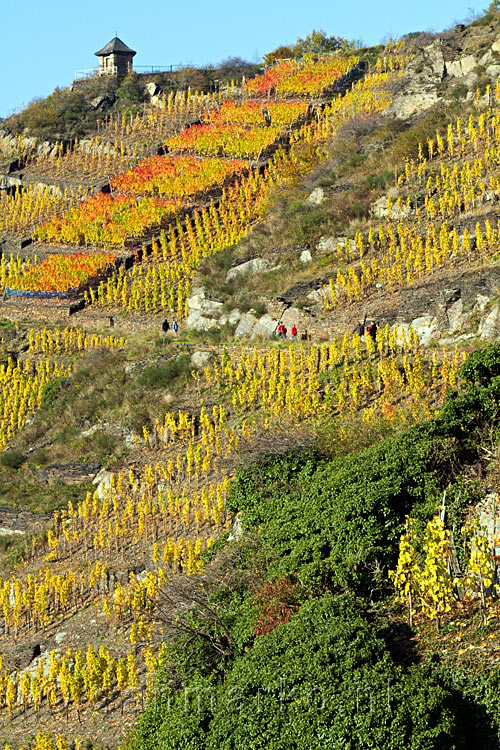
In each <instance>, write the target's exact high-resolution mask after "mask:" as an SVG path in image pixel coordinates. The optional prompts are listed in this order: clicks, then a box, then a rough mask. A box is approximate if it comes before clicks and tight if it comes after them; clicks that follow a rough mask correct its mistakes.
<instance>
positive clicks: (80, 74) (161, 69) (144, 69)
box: [74, 65, 185, 81]
mask: <svg viewBox="0 0 500 750" xmlns="http://www.w3.org/2000/svg"><path fill="white" fill-rule="evenodd" d="M184 67H185V65H136V66H135V67H134V71H135V72H136V73H139V74H142V75H144V74H146V73H174V72H175V71H177V70H181V69H182V68H184ZM117 73H118V68H117V67H116V65H115V66H113V67H109V68H89V69H88V70H75V78H74V80H75V81H79V80H81V79H82V78H93V77H94V76H99V75H116V74H117Z"/></svg>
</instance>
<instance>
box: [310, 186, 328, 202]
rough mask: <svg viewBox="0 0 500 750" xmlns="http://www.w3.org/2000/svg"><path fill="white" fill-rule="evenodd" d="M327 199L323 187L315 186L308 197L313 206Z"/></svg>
mask: <svg viewBox="0 0 500 750" xmlns="http://www.w3.org/2000/svg"><path fill="white" fill-rule="evenodd" d="M324 200H325V191H324V190H323V188H321V187H317V188H314V190H313V191H312V193H311V194H310V195H309V197H308V198H307V202H308V203H311V204H312V205H313V206H319V205H320V204H321V203H323V201H324Z"/></svg>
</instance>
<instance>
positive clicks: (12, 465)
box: [0, 450, 26, 469]
mask: <svg viewBox="0 0 500 750" xmlns="http://www.w3.org/2000/svg"><path fill="white" fill-rule="evenodd" d="M25 460H26V456H25V455H24V453H23V452H22V451H18V450H8V451H5V453H2V454H1V455H0V462H1V464H2V466H5V467H6V468H7V469H20V468H21V466H22V465H23V463H24V462H25Z"/></svg>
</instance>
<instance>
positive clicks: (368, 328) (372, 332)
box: [366, 320, 378, 343]
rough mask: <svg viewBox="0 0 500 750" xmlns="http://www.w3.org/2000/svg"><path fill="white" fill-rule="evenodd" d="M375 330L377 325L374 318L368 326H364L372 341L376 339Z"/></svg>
mask: <svg viewBox="0 0 500 750" xmlns="http://www.w3.org/2000/svg"><path fill="white" fill-rule="evenodd" d="M377 330H378V325H377V322H376V321H375V320H372V322H371V323H370V325H369V326H366V333H367V334H368V335H369V336H371V338H372V341H373V343H375V342H376V341H377Z"/></svg>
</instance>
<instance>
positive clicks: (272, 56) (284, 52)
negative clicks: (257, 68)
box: [264, 44, 294, 66]
mask: <svg viewBox="0 0 500 750" xmlns="http://www.w3.org/2000/svg"><path fill="white" fill-rule="evenodd" d="M291 57H294V48H293V46H291V45H286V44H282V45H280V46H279V47H276V49H275V50H273V51H272V52H268V53H267V55H264V63H265V65H266V66H267V65H272V63H273V62H276V60H288V59H290V58H291Z"/></svg>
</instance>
